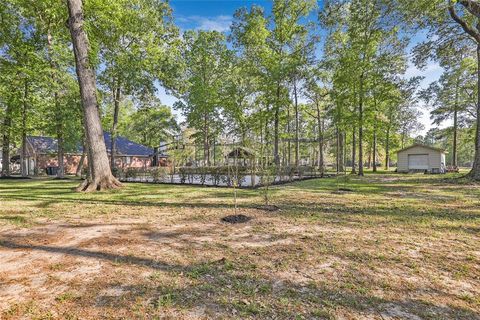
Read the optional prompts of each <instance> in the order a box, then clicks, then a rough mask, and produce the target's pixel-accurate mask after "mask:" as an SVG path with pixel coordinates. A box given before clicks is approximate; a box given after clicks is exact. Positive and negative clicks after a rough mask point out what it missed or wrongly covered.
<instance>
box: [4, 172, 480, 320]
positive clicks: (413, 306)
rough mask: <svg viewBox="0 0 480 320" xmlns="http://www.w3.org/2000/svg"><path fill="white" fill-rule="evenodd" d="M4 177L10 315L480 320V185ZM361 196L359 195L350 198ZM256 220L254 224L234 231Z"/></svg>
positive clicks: (394, 178)
mask: <svg viewBox="0 0 480 320" xmlns="http://www.w3.org/2000/svg"><path fill="white" fill-rule="evenodd" d="M455 178H456V176H455V175H438V176H432V175H396V174H387V173H382V174H368V175H367V176H365V177H364V178H358V177H347V178H339V179H336V178H327V179H317V180H309V181H303V182H298V183H293V184H289V185H283V186H277V187H274V188H272V189H271V194H270V197H271V199H270V200H271V203H272V204H275V205H276V206H278V207H279V208H280V209H279V210H277V211H265V210H260V209H258V208H259V205H261V204H262V203H263V197H264V195H263V193H262V190H238V191H237V196H238V210H237V211H236V212H235V211H234V205H233V191H232V190H230V189H216V188H201V187H189V186H167V185H148V184H138V183H135V184H126V186H125V188H123V189H120V190H113V191H109V192H104V193H98V194H83V193H76V192H73V191H72V188H73V187H74V186H76V185H77V184H78V181H58V180H15V181H13V180H3V181H1V182H0V203H1V206H0V318H1V319H18V318H28V319H30V318H31V319H98V318H107V319H108V318H111V319H117V318H124V319H137V318H138V319H160V318H162V319H249V318H255V319H480V246H479V244H480V185H475V184H471V183H469V182H468V181H464V180H461V179H460V180H459V179H455ZM339 190H348V191H339ZM234 214H242V215H245V216H247V217H249V218H250V219H249V220H248V219H247V220H246V221H245V222H242V223H235V224H232V223H226V222H224V221H222V218H224V217H227V216H230V215H234Z"/></svg>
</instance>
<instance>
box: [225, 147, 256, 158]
mask: <svg viewBox="0 0 480 320" xmlns="http://www.w3.org/2000/svg"><path fill="white" fill-rule="evenodd" d="M227 158H237V159H251V158H255V151H253V150H252V149H250V148H247V147H235V148H234V149H233V150H232V151H230V152H229V153H228V154H227Z"/></svg>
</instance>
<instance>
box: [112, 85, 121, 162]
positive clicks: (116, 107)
mask: <svg viewBox="0 0 480 320" xmlns="http://www.w3.org/2000/svg"><path fill="white" fill-rule="evenodd" d="M119 113H120V81H117V88H116V89H114V90H113V123H112V132H111V133H110V168H111V169H112V170H113V169H114V168H115V155H116V154H117V126H118V114H119Z"/></svg>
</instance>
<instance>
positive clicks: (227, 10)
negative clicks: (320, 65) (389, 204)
mask: <svg viewBox="0 0 480 320" xmlns="http://www.w3.org/2000/svg"><path fill="white" fill-rule="evenodd" d="M318 4H319V7H321V5H322V1H321V0H319V1H318ZM170 5H171V7H172V9H173V16H174V19H175V23H176V24H177V25H178V26H179V27H180V29H182V30H188V29H196V30H216V31H220V32H228V30H229V27H230V24H231V22H232V19H233V14H234V12H235V10H236V9H238V8H240V7H245V6H246V7H250V6H252V5H259V6H262V7H264V8H265V9H266V12H269V11H270V9H271V7H272V1H270V0H170ZM309 18H311V19H315V18H316V17H315V15H314V14H312V16H311V17H309ZM417 38H418V39H421V38H422V36H421V35H419V37H417ZM417 41H418V40H417ZM441 73H442V69H441V68H440V66H438V65H437V64H434V63H430V64H429V65H428V66H427V67H426V68H425V69H424V70H418V69H417V68H415V67H414V66H413V64H411V65H410V67H409V69H408V70H407V74H406V76H407V77H412V76H418V75H422V76H424V77H425V80H424V81H423V82H422V84H421V86H422V87H426V86H428V84H429V83H430V82H432V81H435V80H437V79H438V77H439V76H440V74H441ZM158 96H159V97H160V99H161V101H162V102H163V103H164V104H166V105H169V106H173V103H174V102H175V101H176V100H175V98H174V97H172V96H169V95H168V94H166V93H165V91H164V90H163V88H159V93H158ZM420 110H421V111H422V112H423V116H422V118H421V122H422V123H423V124H424V126H425V130H424V131H423V132H421V133H425V132H426V131H427V130H428V129H429V128H431V127H432V126H431V123H430V119H429V112H428V110H426V108H425V107H422V108H420ZM175 114H177V116H178V118H179V120H183V119H182V117H181V115H180V114H178V113H177V112H175Z"/></svg>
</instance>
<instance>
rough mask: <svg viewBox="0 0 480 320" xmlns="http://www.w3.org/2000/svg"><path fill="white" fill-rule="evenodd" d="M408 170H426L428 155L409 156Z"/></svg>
mask: <svg viewBox="0 0 480 320" xmlns="http://www.w3.org/2000/svg"><path fill="white" fill-rule="evenodd" d="M408 169H410V170H411V169H413V170H428V154H409V155H408Z"/></svg>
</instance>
